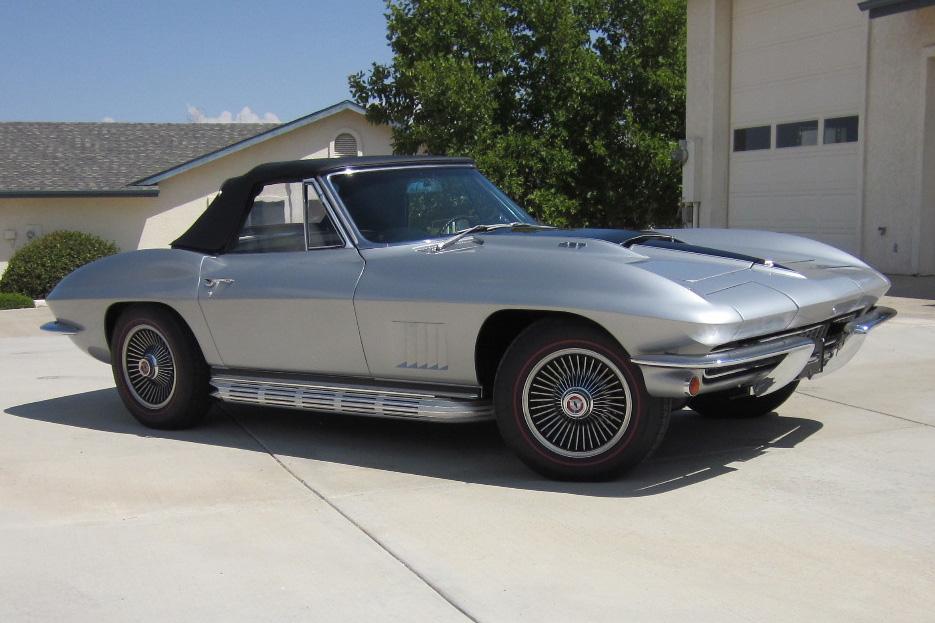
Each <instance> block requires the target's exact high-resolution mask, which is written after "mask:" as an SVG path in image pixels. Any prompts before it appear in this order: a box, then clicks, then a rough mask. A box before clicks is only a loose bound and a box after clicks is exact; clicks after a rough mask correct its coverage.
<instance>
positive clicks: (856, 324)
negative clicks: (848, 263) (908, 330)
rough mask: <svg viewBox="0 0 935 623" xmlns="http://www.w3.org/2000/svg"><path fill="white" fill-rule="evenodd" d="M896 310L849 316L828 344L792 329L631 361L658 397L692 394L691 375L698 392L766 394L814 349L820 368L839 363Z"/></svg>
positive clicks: (794, 374) (794, 373)
mask: <svg viewBox="0 0 935 623" xmlns="http://www.w3.org/2000/svg"><path fill="white" fill-rule="evenodd" d="M895 315H896V311H895V310H892V309H890V308H888V307H874V308H873V309H871V310H869V311H868V312H867V313H866V314H864V315H862V316H859V317H857V318H855V319H854V320H852V321H850V322H848V323H847V324H846V325H845V326H844V329H843V333H842V334H841V336H840V338H839V339H838V340H837V342H836V343H835V344H834V346H833V347H832V348H831V349H829V348H828V347H826V346H824V345H823V344H822V343H821V342H819V341H816V340H815V339H813V338H811V337H806V336H804V335H790V336H787V337H780V338H776V339H770V340H769V341H764V342H760V343H757V344H753V345H750V346H742V347H739V348H732V349H730V350H725V351H720V352H715V353H709V354H707V355H647V356H638V357H634V358H633V359H632V361H633V363H635V364H636V365H638V366H639V367H640V369H641V370H642V372H643V379H644V381H645V383H646V390H647V391H648V392H649V393H650V395H653V396H657V397H660V398H685V397H690V396H691V395H692V394H691V392H690V391H689V386H690V383H691V381H692V379H693V378H697V379H700V381H701V387H700V392H699V393H702V394H704V393H710V392H716V391H722V390H727V389H734V388H744V387H746V388H749V389H750V392H751V393H752V394H753V395H756V396H765V395H767V394H770V393H772V392H774V391H776V390H778V389H780V388H782V387H785V386H786V385H788V384H789V383H791V382H792V381H794V380H796V379H798V378H801V377H802V376H803V372H804V371H805V368H806V366H807V365H808V364H809V362H810V360H812V358H813V356H816V353H817V357H820V358H823V360H824V364H823V366H822V370H821V372H820V374H827V373H829V372H834V371H835V370H837V369H839V368H840V367H842V366H843V365H844V364H846V363H847V362H848V361H850V360H851V358H853V356H854V355H855V354H856V353H857V351H858V350H860V346H861V344H862V343H863V339H864V338H865V337H866V335H867V334H868V333H869V332H870V331H872V330H873V329H874V328H875V327H877V326H879V325H880V324H882V323H884V322H886V321H887V320H889V319H890V318H892V317H893V316H895ZM814 376H818V375H817V374H816V375H814Z"/></svg>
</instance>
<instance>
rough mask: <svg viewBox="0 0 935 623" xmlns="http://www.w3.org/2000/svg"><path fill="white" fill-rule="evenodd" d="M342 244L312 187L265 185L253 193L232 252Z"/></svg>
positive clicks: (266, 251)
mask: <svg viewBox="0 0 935 623" xmlns="http://www.w3.org/2000/svg"><path fill="white" fill-rule="evenodd" d="M306 218H307V219H308V220H307V221H306ZM306 231H307V232H308V238H307V239H306ZM342 244H343V241H342V240H341V237H340V235H338V232H337V230H335V228H334V224H333V223H332V222H331V218H330V217H329V216H328V213H327V211H326V210H325V207H324V205H322V203H321V201H320V200H319V198H318V195H317V194H315V190H314V189H313V188H311V187H307V186H305V185H304V184H302V183H301V182H292V183H284V184H268V185H266V186H264V187H263V189H262V190H261V191H260V192H259V193H258V194H257V195H256V197H255V198H254V199H253V207H252V208H251V209H250V213H249V214H248V215H247V220H246V222H245V223H244V226H243V229H241V231H240V236H239V237H238V240H237V245H236V246H235V247H234V249H233V252H234V253H276V252H288V251H305V250H306V248H313V249H314V248H321V247H334V246H340V245H342Z"/></svg>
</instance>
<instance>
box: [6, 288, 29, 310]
mask: <svg viewBox="0 0 935 623" xmlns="http://www.w3.org/2000/svg"><path fill="white" fill-rule="evenodd" d="M35 306H36V304H35V303H33V301H32V299H31V298H29V297H28V296H26V295H25V294H15V293H13V292H0V309H27V308H30V307H35Z"/></svg>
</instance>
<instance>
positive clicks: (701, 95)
mask: <svg viewBox="0 0 935 623" xmlns="http://www.w3.org/2000/svg"><path fill="white" fill-rule="evenodd" d="M732 5H733V3H732V0H690V1H689V3H688V59H687V60H688V80H687V85H686V88H687V93H688V106H687V109H686V120H685V136H686V137H687V138H690V139H693V140H695V141H696V145H697V146H696V151H695V154H694V160H693V161H690V162H689V163H688V164H687V166H688V167H691V168H697V169H699V170H700V172H698V173H695V172H692V173H688V175H690V176H691V177H693V178H694V179H695V180H698V183H699V186H700V187H699V188H696V189H695V191H696V192H695V193H694V195H695V196H694V197H693V198H692V200H696V201H698V202H699V203H700V211H699V220H700V225H701V226H702V227H726V226H727V189H728V176H729V170H728V156H729V153H730V77H731V21H732Z"/></svg>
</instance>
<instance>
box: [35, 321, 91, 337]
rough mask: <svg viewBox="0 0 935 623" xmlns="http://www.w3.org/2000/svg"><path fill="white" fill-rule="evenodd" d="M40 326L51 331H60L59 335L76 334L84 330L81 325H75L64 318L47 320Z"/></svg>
mask: <svg viewBox="0 0 935 623" xmlns="http://www.w3.org/2000/svg"><path fill="white" fill-rule="evenodd" d="M39 328H40V329H42V330H43V331H48V332H49V333H58V334H59V335H75V334H76V333H81V331H82V329H81V327H79V326H78V325H74V324H71V323H69V322H65V321H63V320H56V321H54V322H47V323H45V324H44V325H42V326H41V327H39Z"/></svg>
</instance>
